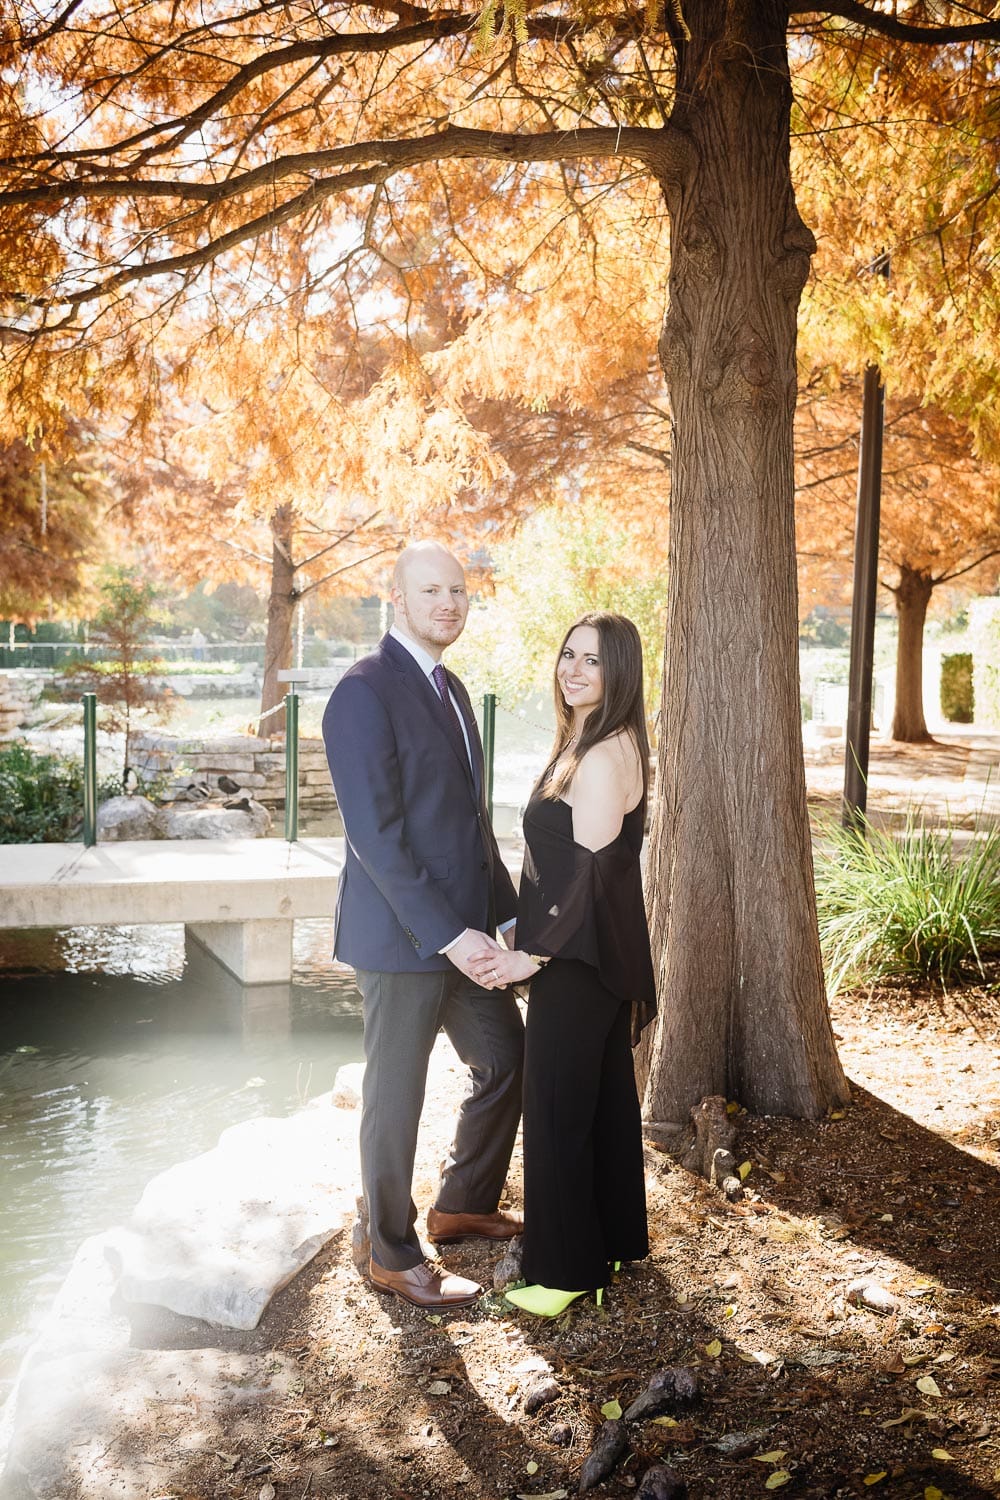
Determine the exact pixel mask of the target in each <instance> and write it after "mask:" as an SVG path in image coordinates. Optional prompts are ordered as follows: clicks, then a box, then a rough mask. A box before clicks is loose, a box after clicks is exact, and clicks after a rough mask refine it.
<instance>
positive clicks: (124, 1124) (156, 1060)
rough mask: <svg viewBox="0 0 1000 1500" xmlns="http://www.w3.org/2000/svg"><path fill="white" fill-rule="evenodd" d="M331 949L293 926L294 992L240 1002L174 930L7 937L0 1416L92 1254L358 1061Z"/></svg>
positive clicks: (350, 996)
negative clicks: (179, 1168)
mask: <svg viewBox="0 0 1000 1500" xmlns="http://www.w3.org/2000/svg"><path fill="white" fill-rule="evenodd" d="M332 937H333V930H332V923H331V922H328V921H314V922H298V923H296V934H295V971H294V975H293V982H292V984H291V985H268V986H260V987H254V988H250V989H245V988H244V987H243V986H241V985H240V984H239V983H238V982H237V981H236V980H234V979H231V978H230V976H229V975H227V974H226V972H225V971H224V970H223V969H221V968H220V967H219V965H218V964H216V963H215V962H214V961H213V960H211V959H210V958H209V957H208V956H207V955H206V954H204V953H203V952H202V950H200V949H199V948H197V946H196V945H193V944H189V946H188V950H187V953H185V941H184V929H183V927H180V926H164V927H132V928H126V927H120V928H110V927H93V928H76V929H74V930H73V931H63V932H54V931H36V932H21V933H0V1204H2V1222H3V1234H2V1236H0V1398H2V1396H3V1395H4V1394H5V1393H6V1390H7V1388H8V1387H9V1385H10V1382H11V1380H12V1378H13V1375H14V1373H15V1371H16V1368H17V1364H18V1362H19V1360H20V1357H21V1355H22V1354H23V1352H24V1350H25V1348H26V1347H27V1345H28V1343H29V1342H30V1340H31V1336H32V1331H33V1329H34V1328H35V1327H37V1324H38V1322H39V1320H40V1318H41V1317H43V1316H44V1313H45V1311H46V1309H47V1308H48V1306H49V1305H50V1303H51V1301H52V1298H53V1296H54V1294H55V1292H56V1291H57V1290H58V1287H59V1285H60V1283H61V1282H62V1280H63V1277H64V1276H65V1274H66V1271H67V1270H68V1268H69V1265H70V1263H71V1262H72V1259H73V1256H74V1254H75V1252H76V1249H77V1246H78V1245H79V1244H80V1242H81V1241H82V1240H83V1239H85V1238H86V1237H87V1236H88V1235H90V1234H94V1233H97V1232H99V1231H100V1230H103V1229H106V1228H109V1227H110V1226H111V1225H113V1224H116V1223H119V1222H120V1221H121V1220H122V1219H123V1218H124V1217H125V1216H127V1214H128V1213H129V1211H130V1209H131V1208H132V1207H133V1205H134V1204H135V1203H136V1201H137V1200H138V1198H139V1195H140V1194H141V1192H142V1189H143V1187H144V1186H145V1184H146V1183H147V1182H148V1181H149V1179H150V1178H151V1177H153V1176H155V1175H156V1173H157V1172H160V1171H162V1170H164V1168H166V1167H168V1166H171V1165H172V1164H173V1163H175V1162H178V1161H183V1160H185V1159H186V1158H188V1157H191V1156H195V1155H197V1154H198V1153H199V1152H202V1151H205V1150H208V1149H209V1148H211V1147H212V1146H214V1145H215V1143H216V1141H217V1140H218V1138H219V1135H220V1133H221V1131H222V1130H224V1129H225V1128H226V1127H227V1126H229V1125H234V1124H236V1123H238V1122H239V1121H242V1120H247V1119H251V1118H253V1117H255V1116H258V1115H265V1114H270V1115H284V1114H288V1113H290V1112H291V1111H293V1110H295V1109H298V1108H299V1107H300V1106H301V1105H302V1104H303V1103H304V1102H305V1101H306V1100H308V1099H309V1098H312V1097H314V1096H315V1095H317V1094H320V1093H323V1092H325V1091H326V1090H328V1089H329V1088H330V1087H331V1086H332V1084H333V1080H334V1076H335V1074H336V1071H337V1069H338V1068H339V1067H340V1066H341V1064H342V1063H345V1062H352V1061H355V1060H359V1059H360V1057H361V1018H360V1000H359V997H358V995H357V991H356V990H355V988H354V984H353V977H352V975H351V973H350V971H349V970H345V969H343V968H340V967H339V966H334V965H333V963H332V962H331V959H330V951H331V947H332Z"/></svg>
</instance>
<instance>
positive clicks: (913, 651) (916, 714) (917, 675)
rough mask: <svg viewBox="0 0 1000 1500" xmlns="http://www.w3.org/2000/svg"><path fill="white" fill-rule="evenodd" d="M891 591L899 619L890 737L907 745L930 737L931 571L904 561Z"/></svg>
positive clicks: (924, 742) (922, 742)
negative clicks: (927, 631)
mask: <svg viewBox="0 0 1000 1500" xmlns="http://www.w3.org/2000/svg"><path fill="white" fill-rule="evenodd" d="M892 592H893V594H894V596H895V599H896V614H897V616H898V619H899V640H898V641H897V643H896V704H895V707H894V708H893V711H892V737H893V739H894V740H902V741H903V742H904V743H905V744H908V745H921V744H927V743H928V742H930V740H931V736H930V735H929V734H928V732H927V723H926V720H925V719H924V622H925V620H926V619H927V606H928V604H929V603H930V600H931V594H932V593H933V592H934V580H933V579H932V578H931V576H930V574H928V573H922V572H920V571H919V570H918V569H916V568H909V567H907V565H906V564H905V563H903V564H902V565H901V566H900V570H899V583H898V584H897V586H896V587H895V588H894V589H893V591H892Z"/></svg>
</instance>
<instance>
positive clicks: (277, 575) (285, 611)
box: [260, 505, 298, 735]
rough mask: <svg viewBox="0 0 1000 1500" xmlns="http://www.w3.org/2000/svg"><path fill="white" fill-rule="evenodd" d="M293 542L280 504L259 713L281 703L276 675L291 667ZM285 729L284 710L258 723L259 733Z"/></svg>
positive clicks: (274, 524) (274, 522) (287, 511)
mask: <svg viewBox="0 0 1000 1500" xmlns="http://www.w3.org/2000/svg"><path fill="white" fill-rule="evenodd" d="M292 542H293V537H292V509H291V506H289V505H279V506H278V508H277V510H276V511H275V512H274V514H273V516H272V517H271V592H270V594H269V595H268V600H267V635H266V637H265V640H264V681H263V683H262V685H261V693H260V711H261V713H262V714H266V713H267V711H268V709H269V708H274V707H275V705H276V704H278V703H281V701H282V699H283V698H284V696H285V685H284V683H281V682H279V681H278V673H279V672H280V671H287V670H288V668H289V667H290V666H291V665H292V629H293V624H294V618H295V604H296V600H297V598H298V595H297V593H296V588H295V564H294V562H293V561H292ZM284 728H285V711H284V709H283V708H281V709H279V710H278V712H277V713H275V714H271V715H269V717H268V718H266V719H262V720H261V725H260V732H261V734H264V735H269V734H281V733H282V732H283V731H284Z"/></svg>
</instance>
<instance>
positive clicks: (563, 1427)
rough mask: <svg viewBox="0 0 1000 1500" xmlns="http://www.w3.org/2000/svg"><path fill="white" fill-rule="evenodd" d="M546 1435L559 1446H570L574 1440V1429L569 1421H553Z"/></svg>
mask: <svg viewBox="0 0 1000 1500" xmlns="http://www.w3.org/2000/svg"><path fill="white" fill-rule="evenodd" d="M546 1437H547V1438H548V1440H549V1442H550V1443H555V1445H556V1447H557V1448H568V1447H569V1445H570V1443H571V1442H572V1441H573V1429H572V1427H571V1426H570V1425H569V1423H568V1422H553V1423H552V1426H551V1427H550V1428H549V1430H548V1432H547V1433H546Z"/></svg>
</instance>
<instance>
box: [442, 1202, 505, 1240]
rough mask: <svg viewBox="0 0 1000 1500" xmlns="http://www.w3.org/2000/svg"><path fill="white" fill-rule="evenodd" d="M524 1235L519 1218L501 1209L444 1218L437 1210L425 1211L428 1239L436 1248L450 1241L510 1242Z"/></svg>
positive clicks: (447, 1215)
mask: <svg viewBox="0 0 1000 1500" xmlns="http://www.w3.org/2000/svg"><path fill="white" fill-rule="evenodd" d="M523 1232H524V1220H523V1219H522V1218H521V1215H520V1214H514V1213H507V1212H506V1211H505V1210H504V1209H502V1208H498V1209H497V1210H496V1212H495V1213H492V1214H446V1213H443V1212H442V1211H441V1209H439V1208H429V1209H428V1210H427V1238H428V1239H430V1240H433V1241H434V1243H435V1244H436V1245H447V1244H450V1243H451V1241H452V1240H469V1239H476V1240H512V1239H513V1238H514V1236H515V1235H516V1234H523Z"/></svg>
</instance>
